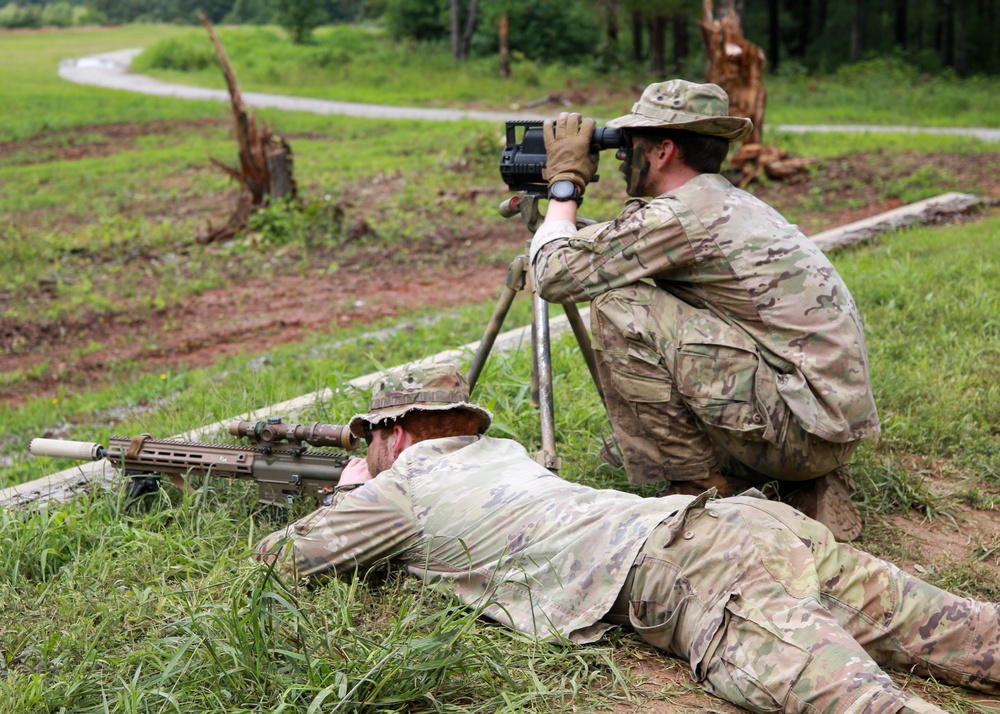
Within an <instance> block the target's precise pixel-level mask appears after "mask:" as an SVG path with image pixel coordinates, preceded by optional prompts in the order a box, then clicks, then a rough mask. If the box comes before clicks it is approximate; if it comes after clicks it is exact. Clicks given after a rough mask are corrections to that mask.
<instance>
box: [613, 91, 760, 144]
mask: <svg viewBox="0 0 1000 714" xmlns="http://www.w3.org/2000/svg"><path fill="white" fill-rule="evenodd" d="M607 125H608V126H609V127H611V128H613V129H642V128H647V129H653V128H658V129H684V130H686V131H693V132H696V133H698V134H708V135H709V136H718V137H719V138H721V139H728V140H729V141H738V140H740V139H742V138H743V137H745V136H746V135H747V134H749V133H750V131H751V130H752V129H753V122H752V121H750V120H749V119H746V118H744V117H734V116H729V95H728V94H726V92H725V90H724V89H723V88H722V87H720V86H718V85H717V84H695V83H694V82H688V81H685V80H683V79H671V80H670V81H669V82H658V83H657V84H651V85H649V86H648V87H646V91H644V92H643V93H642V96H641V97H639V101H638V102H636V103H635V104H633V105H632V113H631V114H626V115H625V116H620V117H618V118H617V119H612V120H611V121H609V122H608V124H607Z"/></svg>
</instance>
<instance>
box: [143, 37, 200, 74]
mask: <svg viewBox="0 0 1000 714" xmlns="http://www.w3.org/2000/svg"><path fill="white" fill-rule="evenodd" d="M133 66H134V67H135V69H136V71H139V72H142V71H145V70H151V69H162V70H176V71H178V72H198V71H200V70H203V69H207V68H209V67H211V68H213V69H214V68H218V66H219V63H218V59H217V58H216V55H215V48H214V47H213V46H212V41H211V40H210V39H209V37H208V35H206V34H205V33H200V34H197V35H183V36H178V37H170V38H168V39H165V40H161V41H159V42H157V43H156V44H154V45H153V46H152V47H150V48H149V49H147V50H145V51H144V52H143V53H142V54H141V55H140V56H139V58H137V59H136V60H135V61H134V63H133Z"/></svg>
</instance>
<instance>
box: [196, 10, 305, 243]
mask: <svg viewBox="0 0 1000 714" xmlns="http://www.w3.org/2000/svg"><path fill="white" fill-rule="evenodd" d="M199 19H200V20H201V22H202V24H204V25H205V28H206V29H207V30H208V35H209V37H210V38H211V40H212V44H213V45H214V46H215V53H216V56H217V57H218V59H219V64H220V65H221V66H222V73H223V75H224V76H225V79H226V86H227V87H228V88H229V98H230V105H231V107H232V115H233V133H234V135H235V137H236V143H237V145H238V147H239V158H240V167H239V169H235V168H232V167H230V166H227V165H225V164H223V163H222V162H220V161H217V160H215V159H213V162H214V163H215V164H216V165H217V166H219V167H220V168H222V170H223V171H225V172H226V173H228V174H229V175H230V176H232V177H233V178H234V179H235V180H236V181H237V182H238V183H239V184H240V186H241V187H242V189H243V190H242V191H241V192H240V196H239V198H238V199H237V205H236V209H235V210H234V211H233V214H232V215H231V216H230V217H229V221H228V223H227V224H226V225H225V226H223V227H221V228H212V226H211V225H209V227H208V230H207V231H206V232H205V233H204V234H202V235H201V236H199V237H198V240H199V242H202V243H210V242H212V241H214V240H218V239H220V238H228V237H230V236H232V235H234V234H235V233H237V232H238V231H240V230H242V229H243V228H245V227H246V221H247V218H248V217H249V215H250V214H251V213H252V212H253V211H255V210H256V209H258V208H260V207H262V206H265V205H267V204H268V203H269V202H270V201H271V200H272V199H294V198H295V197H296V196H297V194H298V187H297V185H296V183H295V177H294V173H293V167H294V161H293V157H292V149H291V147H290V146H289V145H288V142H286V141H285V140H284V139H282V138H281V137H279V136H276V135H275V134H274V133H273V132H272V131H271V129H270V128H269V127H268V126H267V124H262V125H261V128H259V129H258V127H257V118H256V116H255V115H254V114H253V113H252V112H248V111H247V108H246V106H245V105H244V104H243V98H242V96H241V95H240V87H239V84H238V83H237V81H236V73H235V72H234V71H233V67H232V65H231V64H230V63H229V57H228V56H227V55H226V50H225V49H224V48H223V46H222V43H221V42H220V41H219V38H218V37H217V36H216V34H215V28H214V27H212V23H211V22H209V21H208V19H207V18H206V17H205V16H204V15H199Z"/></svg>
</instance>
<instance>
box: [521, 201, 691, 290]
mask: <svg viewBox="0 0 1000 714" xmlns="http://www.w3.org/2000/svg"><path fill="white" fill-rule="evenodd" d="M536 241H537V244H536ZM694 261H695V256H694V251H693V250H692V248H691V245H690V243H689V242H688V240H687V236H686V234H685V233H684V229H683V227H682V226H681V224H680V222H679V221H678V220H677V219H676V217H674V215H673V213H672V212H670V211H669V210H664V209H662V208H653V207H651V206H650V205H649V204H646V203H644V202H641V201H636V202H631V203H630V204H629V205H628V207H626V209H625V211H623V212H622V214H621V215H620V216H618V217H617V218H616V219H615V220H613V221H610V222H608V223H598V224H596V225H593V226H587V227H585V228H582V229H580V230H576V229H575V228H574V227H572V226H571V224H569V223H568V222H566V221H559V222H557V224H556V225H555V226H553V227H552V229H550V230H546V226H545V225H543V226H542V228H540V229H539V231H538V233H536V235H535V239H534V240H533V241H532V250H531V263H532V269H533V271H534V272H533V277H534V279H535V286H536V288H537V290H538V293H539V295H541V297H542V298H544V299H545V300H548V301H549V302H555V303H562V304H567V303H576V302H588V301H590V300H592V299H593V298H595V297H597V296H598V295H600V294H602V293H605V292H608V291H609V290H614V289H615V288H620V287H623V286H625V285H630V284H632V283H635V282H638V281H639V280H642V279H643V278H659V279H664V280H669V279H670V273H671V272H672V271H674V270H678V269H687V268H689V267H690V266H691V265H692V264H693V263H694Z"/></svg>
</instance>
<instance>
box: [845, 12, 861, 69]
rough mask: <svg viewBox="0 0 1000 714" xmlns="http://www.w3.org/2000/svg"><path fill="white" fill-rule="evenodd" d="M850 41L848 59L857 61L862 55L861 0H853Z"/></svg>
mask: <svg viewBox="0 0 1000 714" xmlns="http://www.w3.org/2000/svg"><path fill="white" fill-rule="evenodd" d="M850 43H851V44H850V50H849V51H848V56H847V60H848V61H849V62H852V63H853V62H857V61H858V58H860V57H861V0H853V2H852V4H851V33H850Z"/></svg>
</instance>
